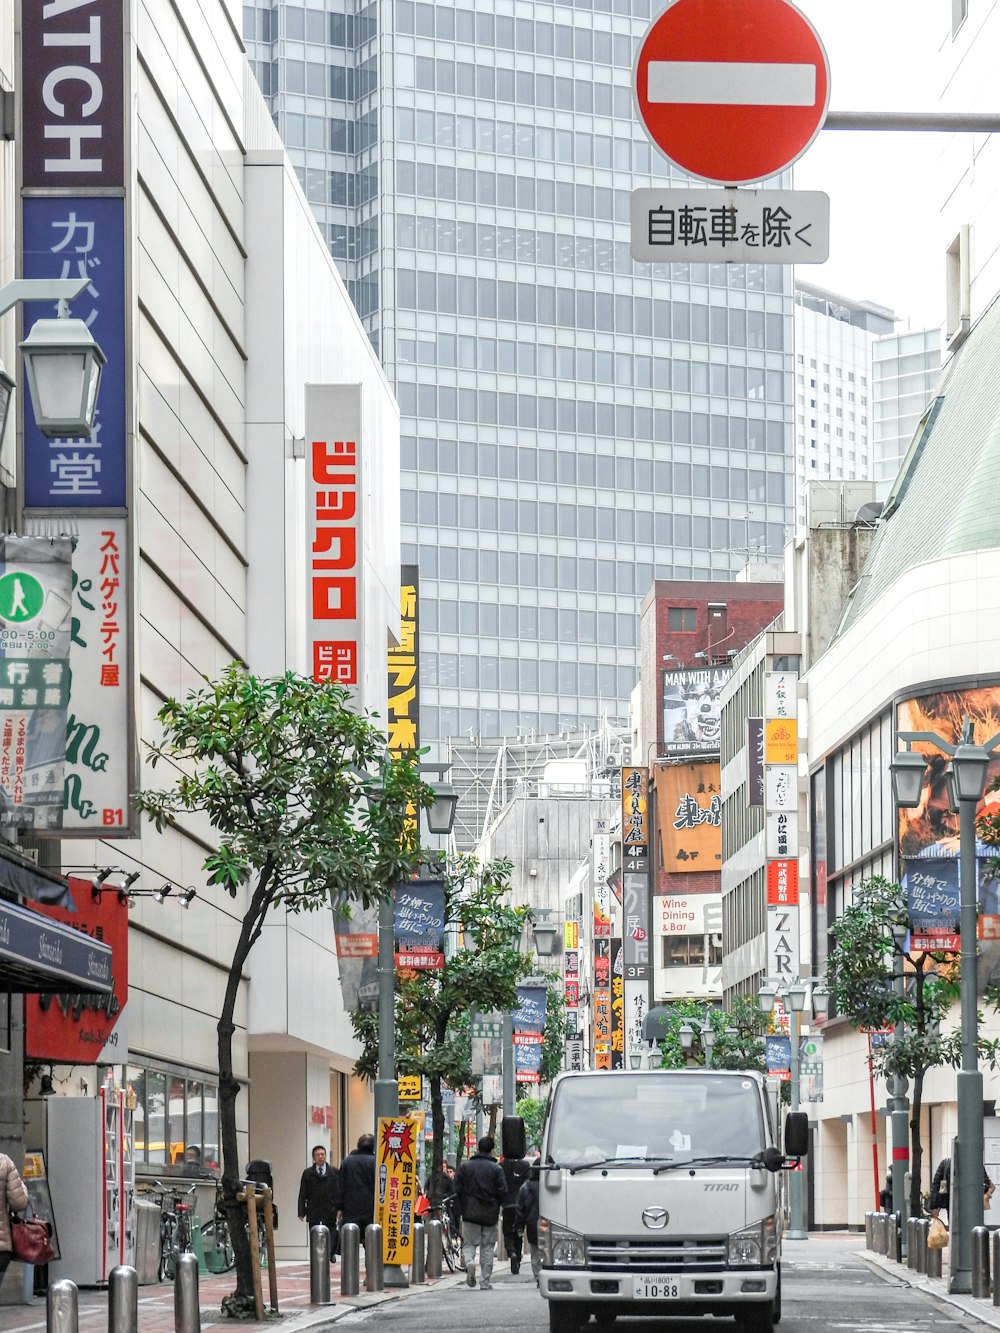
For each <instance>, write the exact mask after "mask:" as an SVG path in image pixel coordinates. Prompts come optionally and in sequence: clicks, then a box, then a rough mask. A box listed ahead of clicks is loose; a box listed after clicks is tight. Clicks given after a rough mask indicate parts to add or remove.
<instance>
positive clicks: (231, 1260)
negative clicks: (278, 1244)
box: [201, 1181, 267, 1273]
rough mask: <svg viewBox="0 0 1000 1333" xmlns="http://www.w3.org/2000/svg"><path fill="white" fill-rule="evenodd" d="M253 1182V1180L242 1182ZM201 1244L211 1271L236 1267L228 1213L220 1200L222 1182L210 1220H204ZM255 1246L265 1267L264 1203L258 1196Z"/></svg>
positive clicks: (227, 1270)
mask: <svg viewBox="0 0 1000 1333" xmlns="http://www.w3.org/2000/svg"><path fill="white" fill-rule="evenodd" d="M244 1183H253V1182H244ZM201 1239H202V1245H203V1248H204V1252H205V1267H206V1268H207V1269H209V1271H210V1272H212V1273H228V1272H229V1271H230V1270H231V1269H233V1268H235V1267H236V1249H235V1247H234V1245H233V1237H232V1232H231V1231H230V1228H229V1214H228V1213H227V1212H226V1207H225V1204H224V1203H223V1201H222V1183H221V1181H220V1183H219V1184H218V1185H217V1186H216V1190H215V1209H214V1211H213V1213H212V1220H211V1222H206V1223H205V1225H204V1226H203V1227H202V1229H201ZM257 1246H258V1251H259V1253H260V1265H261V1267H262V1268H266V1267H267V1229H266V1226H265V1223H264V1205H263V1201H262V1200H260V1198H259V1196H258V1203H257Z"/></svg>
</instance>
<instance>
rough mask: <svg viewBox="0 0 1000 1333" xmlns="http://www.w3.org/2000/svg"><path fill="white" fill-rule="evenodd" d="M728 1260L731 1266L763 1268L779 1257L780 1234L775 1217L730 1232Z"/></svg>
mask: <svg viewBox="0 0 1000 1333" xmlns="http://www.w3.org/2000/svg"><path fill="white" fill-rule="evenodd" d="M726 1248H727V1255H726V1260H727V1263H728V1264H729V1266H730V1268H761V1267H764V1266H767V1265H768V1264H773V1263H774V1261H775V1259H776V1258H777V1257H778V1234H777V1228H776V1226H775V1222H774V1218H773V1217H765V1218H764V1220H763V1221H762V1222H755V1223H754V1224H753V1226H749V1227H743V1229H742V1230H740V1231H732V1232H730V1234H729V1244H728V1246H727V1247H726Z"/></svg>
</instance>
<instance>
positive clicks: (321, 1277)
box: [309, 1223, 330, 1305]
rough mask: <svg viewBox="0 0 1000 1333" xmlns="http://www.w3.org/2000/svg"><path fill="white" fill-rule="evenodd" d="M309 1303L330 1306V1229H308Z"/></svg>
mask: <svg viewBox="0 0 1000 1333" xmlns="http://www.w3.org/2000/svg"><path fill="white" fill-rule="evenodd" d="M309 1303H310V1305H329V1304H330V1228H329V1227H327V1226H324V1225H323V1224H322V1223H320V1224H319V1225H318V1226H314V1227H310V1228H309Z"/></svg>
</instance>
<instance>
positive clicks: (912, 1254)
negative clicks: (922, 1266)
mask: <svg viewBox="0 0 1000 1333" xmlns="http://www.w3.org/2000/svg"><path fill="white" fill-rule="evenodd" d="M918 1220H919V1219H917V1218H916V1217H909V1218H907V1220H906V1266H907V1268H911V1269H914V1268H916V1266H917V1221H918Z"/></svg>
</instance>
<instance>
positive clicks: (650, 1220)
mask: <svg viewBox="0 0 1000 1333" xmlns="http://www.w3.org/2000/svg"><path fill="white" fill-rule="evenodd" d="M669 1221H670V1214H669V1213H668V1212H667V1210H666V1208H660V1207H658V1206H654V1207H652V1208H644V1209H643V1210H642V1225H643V1226H644V1227H649V1229H650V1231H662V1230H663V1228H664V1227H665V1226H666V1225H667V1223H668V1222H669Z"/></svg>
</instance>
